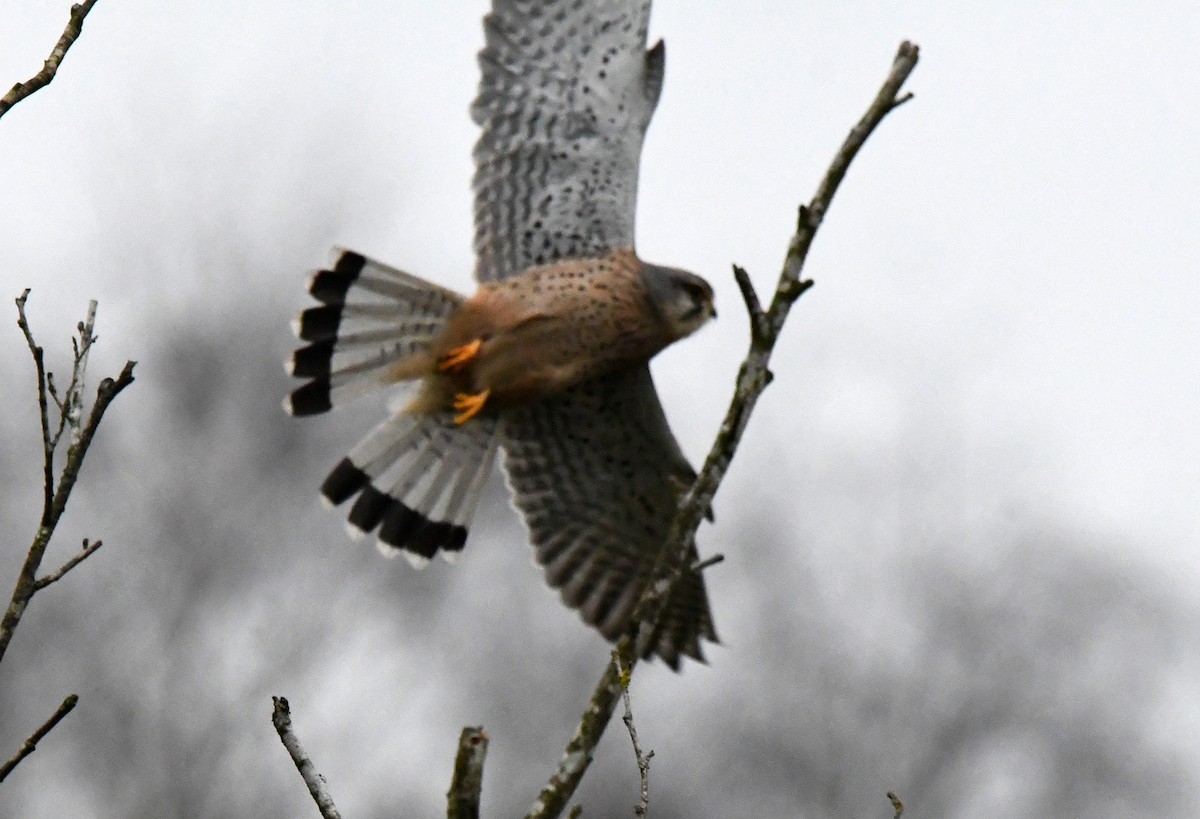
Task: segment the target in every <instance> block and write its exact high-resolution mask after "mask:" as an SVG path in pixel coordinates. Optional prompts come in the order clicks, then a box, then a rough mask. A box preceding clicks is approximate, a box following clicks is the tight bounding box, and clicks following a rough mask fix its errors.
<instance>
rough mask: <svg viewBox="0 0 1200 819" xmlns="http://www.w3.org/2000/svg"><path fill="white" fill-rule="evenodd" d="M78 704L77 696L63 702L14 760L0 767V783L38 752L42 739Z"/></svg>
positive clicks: (34, 733) (22, 747)
mask: <svg viewBox="0 0 1200 819" xmlns="http://www.w3.org/2000/svg"><path fill="white" fill-rule="evenodd" d="M78 702H79V697H78V695H76V694H70V695H68V696H67V698H66V699H65V700H63V701H62V705H60V706H58V710H57V711H55V712H54V713H53V714H51V715H50V719H48V720H46V721H45V722H44V723H42V727H41V728H38V729H37V730H36V731H34V732H33V733H32V734H30V735H29V739H27V740H25V742H24V743H22V745H21V747H20V749H19V750H18V751H17V752H16V753H15V754H13V756H12V759H10V760H8V762H5V763H4V766H3V767H0V782H3V781H4V780H5V778H7V777H8V775H9V774H10V773H12V772H13V768H15V767H17V766H18V765H20V764H21V760H22V759H24V758H25V757H27V756H29V755H30V754H32V753H33V752H34V751H36V750H37V744H38V743H39V742H41V741H42V738H43V737H44V736H46V734H48V733H50V732H51V731H53V730H54V726H56V725H58V724H59V723H60V722H62V719H63V717H65V716H66V715H67V714H69V713H71V710H72V709H73V708H74V707H75V705H76V704H77V703H78Z"/></svg>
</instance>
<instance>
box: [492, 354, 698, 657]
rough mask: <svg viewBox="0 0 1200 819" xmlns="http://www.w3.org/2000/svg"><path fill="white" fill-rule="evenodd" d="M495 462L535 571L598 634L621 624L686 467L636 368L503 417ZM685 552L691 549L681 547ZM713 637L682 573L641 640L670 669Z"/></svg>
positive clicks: (666, 526)
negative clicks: (499, 461) (521, 522)
mask: <svg viewBox="0 0 1200 819" xmlns="http://www.w3.org/2000/svg"><path fill="white" fill-rule="evenodd" d="M504 450H505V469H506V471H507V472H508V480H509V484H510V486H511V487H512V491H513V499H514V501H515V502H516V505H517V507H518V508H519V509H520V510H521V512H522V515H523V516H524V519H525V525H526V527H527V528H528V529H529V535H530V539H531V541H532V542H533V546H534V549H535V551H536V555H537V559H538V562H539V563H540V564H542V566H544V567H545V570H546V580H547V581H548V582H549V584H550V585H551V586H553V587H554V588H557V589H560V590H561V592H562V597H563V601H564V602H565V603H566V604H567V605H569V606H571V607H572V608H577V609H579V611H580V614H581V615H582V616H583V619H584V620H585V621H586V622H588V623H589V624H591V625H593V626H595V627H596V628H597V629H599V630H600V632H601V633H602V634H604V636H606V637H608V638H609V639H610V640H611V639H615V638H616V637H618V636H620V635H621V634H622V633H623V632H624V631H625V630H626V629H627V628H628V626H629V618H630V615H631V614H632V613H633V608H634V606H635V605H636V604H637V600H638V597H639V596H640V595H641V593H642V591H643V590H644V589H645V586H646V584H647V582H649V580H650V575H651V572H652V571H653V568H654V564H655V561H656V560H657V558H658V555H659V554H660V553H661V552H662V550H663V548H664V546H665V545H666V539H667V535H668V532H669V530H670V528H671V522H672V520H673V519H674V517H675V512H676V508H677V506H678V502H679V497H680V495H681V494H682V491H683V490H684V489H685V488H686V487H687V485H688V484H690V482H691V481H692V480H693V479H694V478H695V472H694V471H693V470H692V468H691V466H690V465H689V464H688V462H687V459H686V458H684V456H683V453H682V452H680V450H679V445H678V444H677V443H676V442H675V438H674V436H672V435H671V430H670V429H669V428H668V427H667V419H666V418H665V417H664V416H663V411H662V407H661V405H660V404H659V402H658V395H657V394H656V393H655V391H654V382H653V381H652V380H651V378H650V369H649V367H646V366H641V367H638V368H636V369H633V370H627V371H624V372H618V373H614V374H612V375H609V376H605V377H603V378H599V379H596V380H594V381H588V382H585V383H583V384H580V385H579V386H577V387H574V388H573V389H571V390H568V391H567V392H565V393H563V394H562V395H559V396H556V397H553V398H548V399H544V400H542V401H540V402H538V403H537V404H534V405H532V406H530V407H527V408H524V409H521V410H517V411H514V412H511V413H509V414H508V415H506V416H505V421H504ZM693 554H694V550H693ZM702 639H708V640H716V639H717V637H716V632H715V631H714V629H713V624H712V617H711V615H710V613H709V609H708V598H707V595H706V593H705V589H704V579H703V577H701V575H700V574H698V573H696V572H688V573H687V574H686V575H685V576H684V577H683V578H682V579H681V580H680V582H679V584H678V585H677V586H676V587H675V592H674V594H673V596H672V599H671V600H670V602H669V603H668V606H667V610H666V612H665V614H664V616H663V618H662V621H661V622H660V624H659V628H658V632H657V633H656V634H655V635H653V637H652V639H651V641H650V643H649V646H648V649H649V652H653V653H655V654H658V655H659V656H660V657H662V658H663V659H664V660H666V661H667V663H668V664H669V665H670V666H671V667H672V668H677V667H678V665H679V657H680V655H682V654H687V655H688V656H691V657H695V658H696V659H703V654H702V651H701V646H700V641H701V640H702Z"/></svg>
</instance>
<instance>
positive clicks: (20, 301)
mask: <svg viewBox="0 0 1200 819" xmlns="http://www.w3.org/2000/svg"><path fill="white" fill-rule="evenodd" d="M28 300H29V288H28V287H27V288H25V291H24V292H23V293H21V295H20V296H18V297H17V326H18V327H20V328H21V332H22V333H24V334H25V341H26V343H28V344H29V352H30V354H31V355H32V356H33V364H34V367H35V368H36V369H37V381H38V409H39V410H40V411H41V421H42V526H45V525H46V521H47V519H48V518H49V516H50V508H51V507H52V506H53V505H54V445H53V444H52V443H51V441H50V404H49V402H48V401H47V400H46V394H47V376H46V357H45V353H44V352H43V351H42V348H41V347H39V346H38V345H37V343H36V342H34V340H33V332H32V331H31V330H30V329H29V320H28V319H27V318H26V317H25V302H26V301H28ZM55 403H58V398H57V396H56V397H55Z"/></svg>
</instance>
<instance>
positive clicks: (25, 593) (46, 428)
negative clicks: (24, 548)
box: [0, 290, 134, 660]
mask: <svg viewBox="0 0 1200 819" xmlns="http://www.w3.org/2000/svg"><path fill="white" fill-rule="evenodd" d="M28 298H29V291H28V290H26V291H25V292H24V293H22V294H21V296H20V297H19V298H18V299H17V300H16V301H17V324H18V326H19V327H20V328H21V331H22V332H23V333H24V334H25V340H26V341H27V342H28V344H29V350H30V353H31V354H32V355H33V361H34V365H35V367H36V368H37V379H38V408H39V410H40V411H41V416H42V417H41V424H42V449H43V453H42V454H43V464H42V472H43V484H44V493H43V495H44V496H43V503H42V518H41V521H40V523H39V524H38V529H37V532H36V533H35V534H34V537H33V543H32V544H31V545H30V547H29V551H28V553H26V555H25V563H24V565H22V567H21V573H20V574H19V575H18V576H17V583H16V587H15V588H14V589H13V593H12V597H11V598H10V600H9V604H8V608H7V609H5V611H4V617H3V618H0V660H3V658H4V653H5V652H6V651H7V650H8V644H9V642H10V641H11V640H12V636H13V633H14V632H15V631H16V628H17V625H18V624H19V623H20V622H21V617H22V616H24V614H25V608H26V606H27V605H28V604H29V601H30V599H32V597H33V595H34V594H35V593H37V592H38V591H39V590H41V589H43V588H45V587H46V586H48V585H50V583H53V582H54V581H55V580H57V579H58V578H59V577H61V576H62V575H63V574H66V573H67V572H68V571H70V570H71V569H72V568H74V566H75V565H77V564H78V563H79V562H80V561H82V560H83V559H85V558H86V557H87V556H88V554H91V552H94V551H95V550H96V549H97V548H99V544H98V543H97V544H96V546H95V547H94V548H92V549H91V550H90V551H87V548H86V546H85V551H87V554H82V555H77V556H76V557H77V559H75V560H74V562H73V563H72V562H70V561H69V564H70V565H67V566H64V567H63V568H62V569H60V570H59V571H58V572H55V573H54V574H52V575H50V576H49V578H50V579H47V578H42V579H41V580H39V579H38V576H37V574H38V570H39V569H40V568H41V565H42V559H43V558H44V557H45V555H46V549H47V547H49V545H50V538H51V537H52V536H53V535H54V529H55V527H56V526H58V521H59V519H60V518H62V515H63V512H64V511H66V508H67V501H69V500H70V498H71V490H72V489H74V487H75V482H76V480H78V478H79V470H80V468H82V466H83V459H84V458H85V457H86V456H87V452H88V448H89V447H90V446H91V444H92V439H93V438H94V437H95V435H96V430H97V429H98V428H99V427H100V422H101V420H103V418H104V413H105V411H106V410H107V409H108V405H109V404H111V403H112V401H113V399H114V398H116V397H117V395H119V394H120V392H121V391H122V390H123V389H125V388H126V387H128V386H129V385H130V384H132V383H133V368H134V362H132V361H127V362H125V367H124V368H123V369H122V370H121V374H120V375H119V376H117V378H116V380H113V379H111V378H105V379H104V380H103V381H101V382H100V386H99V387H97V389H96V400H95V402H94V403H93V404H92V411H91V414H90V415H89V416H88V419H87V423H85V424H84V425H83V426H82V428H81V429H80V432H79V436H78V439H77V440H74V441H73V442H72V443H71V445H70V446H69V447H68V448H67V457H66V463H65V464H64V465H63V470H62V474H61V475H59V478H58V485H57V486H55V483H54V451H55V448H56V444H57V440H56V438H57V436H56V435H51V432H50V426H51V424H50V416H49V401H48V399H47V390H48V387H47V378H46V367H45V358H44V354H43V352H42V348H41V347H39V346H38V345H37V343H36V342H35V341H34V339H33V333H32V331H31V330H30V329H29V321H28V320H27V318H26V316H25V303H26V301H27V300H28ZM88 313H89V320H90V321H93V322H94V319H95V310H94V308H92V307H91V306H89V311H88ZM81 332H82V330H81ZM87 332H88V338H91V325H90V324H89V325H87ZM90 346H91V345H90V342H88V343H87V344H83V345H77V346H76V355H75V364H74V370H73V373H72V378H71V382H72V384H77V383H82V374H81V372H80V370H81V368H82V367H83V366H84V365H86V363H87V358H86V353H87V349H88V348H89V347H90ZM69 400H70V399H69V398H64V401H69ZM64 405H65V404H64ZM60 429H61V425H60ZM43 581H44V582H43Z"/></svg>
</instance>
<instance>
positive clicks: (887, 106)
mask: <svg viewBox="0 0 1200 819" xmlns="http://www.w3.org/2000/svg"><path fill="white" fill-rule="evenodd" d="M918 56H919V52H918V49H917V46H916V45H914V44H912V43H909V42H904V43H901V44H900V48H899V50H898V51H897V53H896V57H895V59H894V61H893V63H892V67H891V70H890V72H889V73H888V76H887V79H886V80H885V81H884V83H883V86H882V87H881V88H880V90H879V93H878V94H877V95H876V96H875V99H874V100H873V101H872V102H871V105H870V106H869V107H868V108H867V112H866V114H864V115H863V117H862V119H861V120H859V122H858V123H857V124H856V125H855V126H854V128H852V129H851V131H850V134H849V136H847V137H846V140H845V141H844V142H843V143H842V146H841V148H840V149H839V150H838V152H837V154H836V155H835V156H834V158H833V161H832V163H831V164H830V166H829V169H828V170H827V171H826V172H825V176H824V177H823V178H822V180H821V183H820V185H819V186H818V188H817V192H816V194H815V195H814V196H813V199H812V201H811V202H809V203H808V205H806V206H801V207H800V211H799V216H798V219H797V225H796V233H795V234H794V235H793V236H792V237H791V240H790V241H789V242H788V249H787V255H786V256H785V259H784V264H783V270H782V272H781V273H780V276H779V282H778V285H777V286H776V289H775V295H774V297H773V298H772V300H771V305H770V307H769V308H768V309H767V310H766V311H765V313H764V312H762V308H761V307H760V306H759V304H760V303H759V300H758V296H757V294H756V293H755V292H754V287H753V285H752V284H751V283H750V277H749V276H748V275H746V274H745V271H741V272H739V270H740V268H735V270H734V276H735V278H736V279H737V282H738V286H739V288H740V289H741V291H742V297H743V299H744V300H745V302H746V306H747V311H748V313H749V315H750V322H751V339H750V350H749V352H748V353H747V354H746V358H745V359H744V360H743V362H742V364H741V367H740V368H739V369H738V375H737V382H736V387H735V392H734V397H733V400H732V401H731V403H730V406H729V410H728V412H727V413H726V415H725V419H724V421H723V422H722V423H721V428H720V430H719V432H718V433H717V437H716V440H715V441H714V442H713V446H712V449H711V450H710V451H709V454H708V457H707V458H706V459H705V462H704V466H703V467H702V468H701V470H700V473H699V475H698V476H697V478H696V480H695V482H693V484H692V485H691V487H690V488H689V489H688V490H687V492H686V493H685V494H684V496H683V498H682V499H681V501H680V505H679V512H678V514H677V515H676V516H675V520H674V523H673V524H672V527H671V533H670V535H669V536H668V538H667V546H666V548H664V549H663V551H662V553H661V554H660V556H659V559H658V562H657V565H656V566H655V569H654V574H653V576H654V577H657V578H660V580H659V581H656V582H654V583H651V584H649V585H648V587H647V589H646V591H645V592H644V593H643V595H642V597H641V598H640V599H639V601H638V604H637V606H636V608H635V610H634V614H633V617H632V618H631V623H632V624H633V625H632V633H628V634H626V635H624V636H623V637H621V638H620V640H618V641H617V645H616V649H615V650H616V652H617V654H618V656H619V657H620V663H621V666H622V667H623V668H624V669H626V671H627V673H632V671H633V668H634V666H635V665H636V663H637V659H638V657H640V656H642V654H643V653H644V649H645V647H646V646H645V645H643V644H644V643H646V642H648V640H649V636H650V635H652V634H653V633H654V629H655V625H656V624H657V623H658V622H659V620H660V619H661V616H662V613H663V611H664V610H665V608H666V604H667V602H668V600H669V599H670V592H671V589H672V587H673V584H674V582H675V581H677V580H678V578H679V577H681V576H682V570H681V567H682V569H686V567H687V564H686V558H687V554H688V551H689V548H690V546H691V544H692V542H693V539H694V537H695V533H696V530H697V529H698V528H699V526H700V522H701V520H702V519H703V518H704V515H705V513H706V511H707V510H708V509H710V508H711V506H712V500H713V497H714V496H715V495H716V492H717V488H718V487H719V486H720V484H721V481H722V479H723V478H724V477H725V473H726V472H727V471H728V469H729V464H730V462H731V460H732V459H733V455H734V452H735V451H736V449H737V447H738V444H739V443H740V441H741V438H742V434H743V433H744V431H745V429H746V423H747V422H748V420H749V418H750V414H751V412H752V411H753V410H754V406H755V404H756V403H757V401H758V398H759V396H760V395H761V394H762V392H763V390H765V389H766V387H767V385H768V384H769V383H770V382H771V373H770V370H769V369H768V366H767V365H768V363H769V361H770V358H771V351H772V350H773V349H774V346H775V343H776V341H777V340H778V338H779V333H780V330H782V328H783V324H784V322H785V321H786V319H787V315H788V311H789V310H790V309H791V306H792V304H793V303H795V301H796V299H798V298H799V297H800V296H801V295H803V294H804V292H805V291H807V290H808V288H809V287H811V286H812V282H811V281H806V280H803V279H801V277H800V273H801V271H802V269H803V267H804V261H805V259H806V258H807V255H808V249H809V247H810V246H811V244H812V241H813V237H814V236H815V235H816V232H817V230H818V228H819V227H820V225H821V222H822V220H823V219H824V217H825V213H826V211H827V210H828V209H829V205H830V203H831V202H832V201H833V195H834V193H836V191H837V188H838V185H840V184H841V181H842V179H843V178H844V177H845V175H846V171H847V169H848V168H849V166H850V163H851V162H852V161H853V160H854V157H855V156H856V155H857V154H858V152H859V149H861V148H862V146H863V143H865V142H866V140H867V137H869V136H870V135H871V133H872V132H873V131H874V130H875V128H876V127H877V126H878V125H879V123H880V122H882V121H883V119H884V117H886V116H887V114H888V113H889V112H890V111H892V110H893V109H894V108H895V107H896V105H898V104H899V102H900V101H903V100H901V99H900V98H898V97H897V95H898V94H899V92H900V88H901V87H902V86H903V85H904V82H905V81H906V80H907V79H908V77H909V75H910V74H911V73H912V71H913V69H914V68H916V65H917V59H918ZM907 98H908V97H907V96H906V97H905V98H904V99H907ZM616 666H617V664H616V663H611V662H610V663H607V664H606V665H605V669H604V673H603V674H602V675H601V677H600V681H599V683H598V684H597V685H596V689H595V690H594V691H593V693H592V698H591V700H590V702H589V703H588V707H587V710H586V711H585V712H584V713H583V716H582V717H581V719H580V721H579V724H578V725H577V726H576V728H575V731H574V732H573V734H572V736H571V739H570V740H569V741H568V743H567V747H566V753H564V755H563V758H562V761H561V762H560V763H559V766H558V768H557V769H556V770H555V772H554V774H553V775H552V776H551V777H550V780H549V781H548V782H547V784H546V786H545V787H544V788H543V789H542V792H541V793H540V794H539V795H538V798H537V800H536V801H535V802H534V804H533V807H532V808H531V809H530V811H529V813H528V814H527V815H526V816H527V819H542V818H543V817H554V816H559V815H560V814H561V813H562V811H563V809H564V807H565V806H566V803H567V801H568V800H569V799H570V797H571V794H573V793H574V792H575V788H576V787H578V785H579V781H580V780H581V779H582V778H583V775H584V773H585V772H586V771H587V768H588V765H589V764H590V763H591V760H592V755H593V753H594V751H595V748H596V744H597V743H598V742H599V741H600V737H601V735H603V733H604V729H605V727H606V726H607V725H608V722H609V721H610V719H611V718H612V714H613V711H614V710H615V708H616V702H617V700H618V698H619V697H620V695H621V692H622V691H623V688H622V686H621V685H620V673H618V671H617V670H616Z"/></svg>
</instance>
